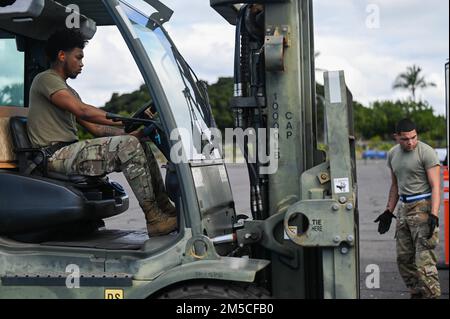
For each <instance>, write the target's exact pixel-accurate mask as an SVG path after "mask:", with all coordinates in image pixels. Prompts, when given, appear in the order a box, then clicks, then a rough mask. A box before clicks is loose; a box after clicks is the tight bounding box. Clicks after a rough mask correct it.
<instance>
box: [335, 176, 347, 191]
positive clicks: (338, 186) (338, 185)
mask: <svg viewBox="0 0 450 319" xmlns="http://www.w3.org/2000/svg"><path fill="white" fill-rule="evenodd" d="M333 185H334V193H335V194H343V193H350V182H349V179H348V177H346V178H335V179H333Z"/></svg>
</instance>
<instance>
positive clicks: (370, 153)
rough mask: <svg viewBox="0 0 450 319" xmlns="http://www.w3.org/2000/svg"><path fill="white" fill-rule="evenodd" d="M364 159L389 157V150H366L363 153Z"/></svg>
mask: <svg viewBox="0 0 450 319" xmlns="http://www.w3.org/2000/svg"><path fill="white" fill-rule="evenodd" d="M362 159H364V160H367V159H371V160H373V159H387V152H386V151H378V150H366V151H364V152H363V153H362Z"/></svg>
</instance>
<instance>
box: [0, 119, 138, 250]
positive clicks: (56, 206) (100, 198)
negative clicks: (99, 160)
mask: <svg viewBox="0 0 450 319" xmlns="http://www.w3.org/2000/svg"><path fill="white" fill-rule="evenodd" d="M26 123H27V122H26V118H25V117H11V118H10V130H11V136H12V140H13V145H14V148H15V152H16V155H17V157H18V163H19V167H18V172H17V171H3V170H0V175H1V178H0V189H2V197H0V234H2V235H7V236H9V237H11V238H14V239H17V240H19V241H25V242H42V241H46V240H51V239H52V238H54V237H55V234H58V236H60V235H61V234H62V236H63V237H64V236H66V235H67V234H69V233H71V234H72V235H73V234H75V235H76V234H80V233H86V231H88V232H90V231H95V230H96V229H97V228H98V226H101V225H102V223H103V221H102V220H103V219H104V218H108V217H112V216H115V215H118V214H121V213H123V212H124V211H126V210H127V209H128V207H129V199H128V195H127V194H126V192H125V191H124V190H123V188H122V187H121V186H120V185H119V184H117V183H115V182H110V181H109V179H108V177H105V176H100V177H89V176H66V175H64V174H60V173H54V172H48V171H47V154H46V152H45V151H44V150H42V149H39V148H33V147H32V144H31V142H30V139H29V137H28V133H27V126H26ZM19 190H20V191H19Z"/></svg>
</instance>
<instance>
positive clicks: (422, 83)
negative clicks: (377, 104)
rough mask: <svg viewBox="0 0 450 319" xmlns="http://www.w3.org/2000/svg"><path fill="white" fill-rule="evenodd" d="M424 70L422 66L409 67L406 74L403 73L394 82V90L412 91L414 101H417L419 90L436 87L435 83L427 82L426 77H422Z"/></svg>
mask: <svg viewBox="0 0 450 319" xmlns="http://www.w3.org/2000/svg"><path fill="white" fill-rule="evenodd" d="M421 72H422V68H421V67H420V66H416V65H413V66H409V67H407V69H406V72H404V73H401V74H400V75H399V76H398V77H397V79H396V80H395V82H394V85H393V88H394V89H405V90H409V91H411V95H412V100H413V101H414V102H415V101H416V92H417V89H419V88H421V89H426V88H427V87H434V86H436V84H435V83H433V82H427V81H426V80H425V77H424V76H422V75H421Z"/></svg>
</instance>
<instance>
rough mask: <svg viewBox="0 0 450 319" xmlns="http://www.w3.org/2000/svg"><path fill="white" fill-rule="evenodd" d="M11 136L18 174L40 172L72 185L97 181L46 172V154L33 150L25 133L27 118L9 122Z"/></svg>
mask: <svg viewBox="0 0 450 319" xmlns="http://www.w3.org/2000/svg"><path fill="white" fill-rule="evenodd" d="M9 125H10V131H11V136H12V140H13V145H14V151H15V152H16V155H17V158H18V162H19V163H18V164H19V172H20V173H22V174H24V175H30V174H32V173H35V174H36V173H37V171H40V172H41V173H42V175H43V176H46V177H49V178H52V179H56V180H61V181H66V182H70V183H74V184H82V183H87V182H93V181H98V177H88V176H82V175H64V174H61V173H57V172H51V171H50V172H49V171H48V170H47V154H46V153H45V150H44V149H40V148H33V146H32V144H31V141H30V138H29V137H28V131H27V118H26V117H23V116H14V117H11V118H10V120H9Z"/></svg>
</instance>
